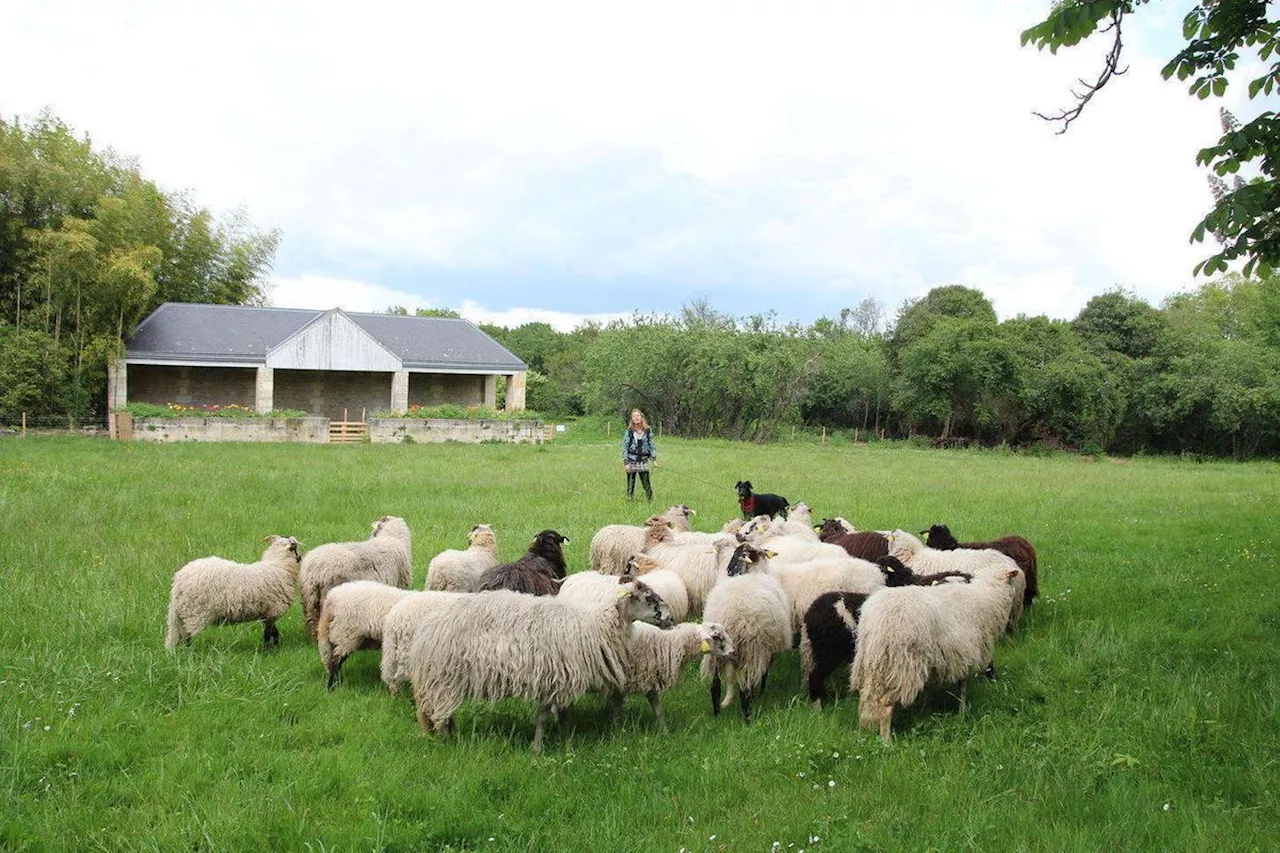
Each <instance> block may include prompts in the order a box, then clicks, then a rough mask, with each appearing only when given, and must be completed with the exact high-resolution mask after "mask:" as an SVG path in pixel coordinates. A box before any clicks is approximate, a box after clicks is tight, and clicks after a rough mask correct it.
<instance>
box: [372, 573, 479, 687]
mask: <svg viewBox="0 0 1280 853" xmlns="http://www.w3.org/2000/svg"><path fill="white" fill-rule="evenodd" d="M466 595H468V593H464V592H436V591H428V592H409V593H406V594H405V595H404V597H403V598H401V599H400V600H399V601H398V602H397V603H396V604H395V606H394V607H392V608H391V609H390V610H389V611H387V616H386V618H385V619H384V620H383V622H382V683H383V684H385V685H387V687H388V688H389V689H390V690H391V692H392V693H395V692H396V691H397V690H398V689H399V686H400V682H402V681H408V680H409V647H410V645H411V644H412V642H413V637H414V634H415V633H416V632H417V630H418V625H419V624H420V623H421V622H422V618H423V617H424V616H426V615H427V614H428V613H430V612H431V611H432V610H434V609H436V608H438V607H441V606H442V605H443V604H445V602H448V601H454V600H456V599H459V598H462V597H464V596H466Z"/></svg>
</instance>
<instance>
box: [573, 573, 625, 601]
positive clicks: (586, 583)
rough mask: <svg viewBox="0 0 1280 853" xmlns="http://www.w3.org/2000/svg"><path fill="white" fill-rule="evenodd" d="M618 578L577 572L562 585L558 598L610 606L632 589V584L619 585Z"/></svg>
mask: <svg viewBox="0 0 1280 853" xmlns="http://www.w3.org/2000/svg"><path fill="white" fill-rule="evenodd" d="M618 578H619V576H618V575H606V574H602V573H601V572H591V571H586V572H575V573H574V574H571V575H569V576H568V577H567V578H565V579H564V583H562V584H560V592H559V593H557V597H558V598H560V599H562V600H564V601H576V602H579V603H581V604H610V603H612V602H614V601H616V600H617V598H618V594H619V593H620V592H622V591H623V590H626V589H630V584H624V583H618Z"/></svg>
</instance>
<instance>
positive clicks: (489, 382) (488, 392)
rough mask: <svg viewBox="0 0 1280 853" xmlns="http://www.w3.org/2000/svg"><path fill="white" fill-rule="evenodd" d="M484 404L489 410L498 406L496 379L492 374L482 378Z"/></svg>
mask: <svg viewBox="0 0 1280 853" xmlns="http://www.w3.org/2000/svg"><path fill="white" fill-rule="evenodd" d="M484 404H485V405H486V406H488V407H489V408H491V409H492V408H493V407H494V406H496V405H498V377H497V376H496V375H494V374H492V373H490V374H489V375H488V376H486V377H484Z"/></svg>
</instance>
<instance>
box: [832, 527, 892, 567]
mask: <svg viewBox="0 0 1280 853" xmlns="http://www.w3.org/2000/svg"><path fill="white" fill-rule="evenodd" d="M818 538H819V539H821V540H822V541H823V542H827V543H829V544H831V545H839V546H840V547H841V548H843V549H844V550H845V551H846V552H847V553H848V554H849V556H850V557H857V558H858V559H859V560H870V561H873V562H874V561H875V560H877V559H879V558H880V557H884V556H886V555H888V553H889V539H888V538H887V537H886V536H885V535H884V534H883V533H876V532H875V531H874V530H871V531H866V532H862V533H850V532H849V531H847V530H845V528H844V527H843V526H842V525H841V524H840V522H839V521H836V520H835V519H834V518H828V519H827V520H826V521H824V522H822V527H821V529H820V530H819V531H818Z"/></svg>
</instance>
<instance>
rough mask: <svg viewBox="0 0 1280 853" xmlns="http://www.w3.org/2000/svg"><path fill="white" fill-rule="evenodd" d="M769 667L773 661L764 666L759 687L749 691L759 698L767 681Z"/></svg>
mask: <svg viewBox="0 0 1280 853" xmlns="http://www.w3.org/2000/svg"><path fill="white" fill-rule="evenodd" d="M771 666H773V661H769V663H768V664H766V665H765V668H764V675H762V676H760V687H759V688H757V689H756V690H753V691H751V692H752V693H753V694H754V695H756V696H759V695H760V694H761V693H763V692H764V686H765V684H767V683H768V681H769V667H771Z"/></svg>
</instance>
